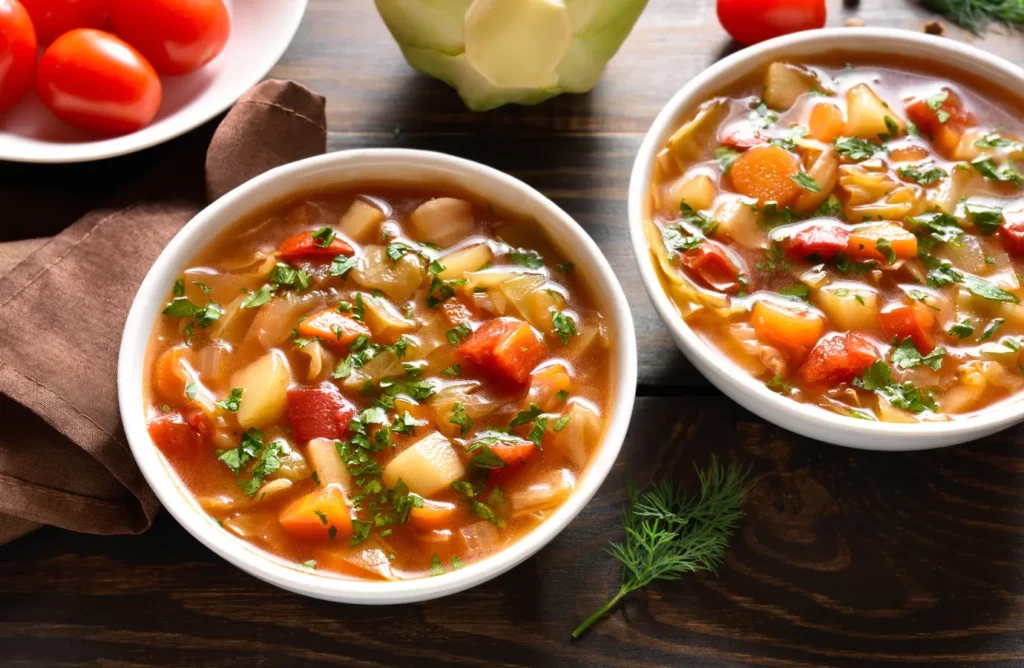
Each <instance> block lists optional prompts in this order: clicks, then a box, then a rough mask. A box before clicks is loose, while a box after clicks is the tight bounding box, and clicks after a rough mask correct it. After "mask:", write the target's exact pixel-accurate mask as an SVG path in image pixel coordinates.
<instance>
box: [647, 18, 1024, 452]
mask: <svg viewBox="0 0 1024 668" xmlns="http://www.w3.org/2000/svg"><path fill="white" fill-rule="evenodd" d="M901 46H909V47H912V50H913V51H914V54H913V55H916V56H918V57H920V56H921V54H922V52H929V53H931V54H932V55H936V56H939V55H941V56H944V58H945V61H947V62H948V61H949V60H950V56H953V60H954V61H955V62H953V63H952V64H953V65H954V66H956V67H957V69H960V70H965V69H967V66H968V64H969V65H971V66H973V67H972V68H971V69H972V70H973V74H974V75H975V76H978V77H980V78H983V79H986V80H990V81H993V83H995V84H997V85H998V87H999V88H1002V89H1009V90H1014V91H1018V92H1020V93H1021V94H1024V70H1022V69H1021V68H1019V67H1017V66H1015V65H1013V64H1011V63H1010V62H1008V61H1006V60H1004V59H1002V58H1000V57H998V56H995V55H993V54H990V53H988V52H985V51H982V50H981V49H978V48H976V47H974V46H970V45H967V44H964V43H961V42H956V41H953V40H951V39H949V38H943V37H935V36H932V35H925V34H922V33H915V32H911V31H908V30H899V29H893V28H861V27H857V28H826V29H821V30H810V31H806V32H800V33H795V34H792V35H786V36H783V37H777V38H775V39H772V40H768V41H766V42H762V43H760V44H757V45H755V46H752V47H748V48H745V49H743V50H741V51H739V52H737V53H734V54H732V55H730V56H728V57H726V58H724V59H722V60H720V61H719V62H717V63H715V64H714V65H712V66H711V67H709V68H707V69H705V70H704V71H702V72H701V73H700V74H698V75H697V76H696V77H694V78H693V79H691V80H690V81H689V82H687V83H686V84H685V85H684V86H683V87H682V88H680V89H679V91H677V92H676V93H675V94H674V95H673V96H672V98H671V99H670V100H669V101H668V102H667V103H666V104H665V106H664V107H663V108H662V110H661V111H660V112H659V113H658V116H657V117H656V118H655V120H654V122H653V123H652V124H651V127H650V129H649V130H648V131H647V134H646V135H645V137H644V140H643V143H642V144H641V147H640V149H639V151H638V153H637V156H636V159H635V161H634V163H633V169H632V171H631V174H630V183H629V195H628V216H629V234H630V241H631V243H632V246H633V253H634V256H635V259H636V262H637V265H638V268H639V270H640V277H641V280H642V281H643V285H644V288H645V289H646V291H647V294H648V296H649V297H650V298H651V301H652V302H653V303H654V307H655V310H656V311H657V312H658V316H659V317H660V318H661V320H662V321H663V322H664V323H665V325H666V326H667V327H668V328H669V330H670V332H671V333H672V336H673V339H674V340H675V342H676V345H677V346H678V347H679V349H680V350H681V351H682V352H683V353H684V355H685V356H686V357H687V358H688V359H689V360H690V362H691V363H693V365H694V366H695V367H697V369H698V370H699V371H701V372H702V373H703V374H704V376H705V377H707V378H708V380H710V381H711V383H712V384H714V385H715V386H716V387H717V388H718V389H719V390H721V391H722V392H723V393H725V394H726V395H728V396H729V397H730V398H732V399H733V400H735V401H736V402H738V403H739V404H741V405H742V406H743V407H744V408H746V409H748V410H750V411H751V412H753V413H755V414H757V415H758V416H760V417H761V418H764V419H765V420H767V421H769V422H772V423H774V424H777V425H779V426H781V427H784V428H787V429H789V430H791V431H794V432H796V433H798V434H801V435H804V436H809V437H811V438H815V439H818V440H821V441H825V442H828V443H834V444H837V445H844V446H848V447H853V448H858V449H868V450H923V449H930V448H937V447H943V446H946V445H953V444H956V443H962V442H964V441H967V440H971V439H974V438H979V437H981V436H985V435H987V434H991V433H994V432H996V431H999V430H1001V429H1004V428H1006V427H1008V426H1010V425H1012V424H1015V423H1017V422H1020V421H1021V420H1024V401H1020V400H1017V401H1010V402H1005V403H1003V404H1000V405H998V406H997V407H995V408H994V409H991V410H989V411H988V412H986V413H984V414H982V415H978V416H972V417H970V418H967V419H963V420H953V421H950V422H926V423H917V424H897V423H887V422H872V421H866V420H856V419H853V418H846V417H843V416H841V415H837V414H833V413H830V412H828V411H825V410H821V409H818V408H814V407H807V406H806V405H804V404H802V403H800V402H797V401H795V400H792V399H788V398H786V397H783V396H781V395H779V394H777V393H775V392H772V391H771V390H769V389H768V388H767V387H765V386H764V384H763V383H760V382H758V381H757V380H756V379H754V377H753V376H750V375H749V374H748V373H746V372H745V371H741V370H739V368H738V367H736V366H735V364H734V363H733V362H732V361H731V360H729V359H728V358H726V357H725V356H724V355H723V354H721V353H719V352H718V351H716V350H714V349H712V348H711V347H710V346H709V345H707V344H706V343H704V342H703V341H702V340H701V339H700V338H699V337H698V336H697V335H696V334H695V333H694V332H693V330H692V329H690V327H689V326H688V325H687V324H686V323H685V322H684V321H683V319H682V318H681V317H680V316H679V314H678V312H677V311H676V309H675V306H674V305H673V304H672V302H671V300H670V299H669V298H668V296H667V295H666V293H665V291H664V290H663V288H662V286H661V282H660V280H659V278H658V275H657V272H656V269H655V267H654V262H653V259H652V257H651V253H650V251H649V249H648V246H647V241H646V238H645V235H644V224H645V220H646V213H645V210H646V200H647V192H648V187H649V185H650V181H651V176H652V169H653V164H654V157H655V155H656V154H657V151H658V150H660V148H661V147H662V146H663V145H664V143H665V141H666V140H667V138H668V136H669V134H670V133H671V132H672V131H674V130H675V129H676V128H677V127H678V123H679V122H681V121H682V120H683V118H684V117H685V116H684V114H689V113H692V111H693V110H694V109H696V107H697V105H699V104H700V103H702V102H704V101H705V99H706V98H707V95H709V94H710V93H711V92H713V91H717V90H721V89H722V88H724V87H727V86H728V85H730V84H731V83H734V82H735V80H736V79H737V78H739V77H740V76H743V75H746V74H748V73H749V72H750V71H751V70H752V69H755V68H757V67H761V66H764V65H765V64H767V62H769V61H770V59H772V57H773V54H777V55H778V57H796V56H797V53H796V52H798V54H799V57H812V56H813V55H814V54H823V53H827V52H828V51H834V50H842V51H847V50H849V51H855V52H856V51H863V52H865V53H868V52H870V51H872V50H873V51H874V52H875V53H878V52H879V50H883V51H884V50H885V49H887V48H888V49H889V51H888V52H889V53H896V54H899V53H900V50H899V49H900V47H901ZM782 54H784V55H782ZM908 55H909V54H908ZM996 74H998V75H1000V76H1001V78H999V79H998V80H996V79H995V75H996ZM809 408H810V409H809Z"/></svg>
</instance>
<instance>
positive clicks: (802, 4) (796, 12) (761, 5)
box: [718, 0, 825, 46]
mask: <svg viewBox="0 0 1024 668" xmlns="http://www.w3.org/2000/svg"><path fill="white" fill-rule="evenodd" d="M718 21H719V22H720V23H721V24H722V27H723V28H725V31H726V32H727V33H729V34H730V35H731V36H732V38H733V39H734V40H736V41H737V42H739V43H741V44H745V45H747V46H750V45H751V44H757V43H758V42H763V41H765V40H766V39H771V38H772V37H778V36H779V35H788V34H789V33H791V32H799V31H801V30H811V29H813V28H823V27H824V26H825V0H718Z"/></svg>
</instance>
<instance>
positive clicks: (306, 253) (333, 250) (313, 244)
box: [277, 232, 354, 260]
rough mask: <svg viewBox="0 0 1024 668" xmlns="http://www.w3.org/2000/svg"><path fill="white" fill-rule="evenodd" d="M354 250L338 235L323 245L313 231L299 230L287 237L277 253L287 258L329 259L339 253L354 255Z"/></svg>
mask: <svg viewBox="0 0 1024 668" xmlns="http://www.w3.org/2000/svg"><path fill="white" fill-rule="evenodd" d="M353 252H354V251H353V250H352V246H350V245H348V244H347V243H345V242H344V241H342V240H341V239H338V238H337V237H335V238H334V239H332V240H331V243H329V244H327V245H326V246H321V245H319V244H318V243H317V240H316V239H314V238H313V233H312V232H299V233H298V234H296V235H294V236H291V237H288V238H287V239H285V240H284V243H283V244H281V250H279V251H278V252H277V254H278V255H279V256H280V257H281V258H282V259H285V260H301V259H303V258H313V259H316V258H319V259H323V260H327V259H333V258H335V257H337V256H338V255H352V253H353Z"/></svg>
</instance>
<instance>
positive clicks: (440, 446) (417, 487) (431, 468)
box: [383, 432, 466, 496]
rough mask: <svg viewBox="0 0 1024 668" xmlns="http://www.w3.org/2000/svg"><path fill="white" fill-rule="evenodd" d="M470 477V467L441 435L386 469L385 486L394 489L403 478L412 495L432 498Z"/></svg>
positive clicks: (421, 443) (420, 443) (410, 450)
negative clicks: (467, 467) (468, 469)
mask: <svg viewBox="0 0 1024 668" xmlns="http://www.w3.org/2000/svg"><path fill="white" fill-rule="evenodd" d="M464 475H466V467H465V466H463V464H462V460H461V459H459V455H458V453H456V452H455V448H454V447H452V444H451V442H450V441H449V440H448V439H447V438H445V437H444V435H442V434H441V433H439V432H434V433H433V434H431V435H430V436H427V437H426V438H423V439H421V440H419V441H418V442H417V443H416V444H414V445H412V446H410V447H408V448H406V449H405V450H403V451H402V452H401V453H400V454H399V455H398V456H397V457H395V458H394V459H392V460H391V461H390V462H388V465H387V466H385V467H384V476H383V479H384V484H385V485H387V486H388V487H394V486H395V483H396V482H398V479H399V478H401V479H402V480H404V481H405V484H406V485H408V486H409V489H410V491H412V492H413V493H414V494H419V495H420V496H430V495H432V494H436V493H437V492H440V491H441V490H442V489H445V488H447V487H448V486H449V485H451V484H452V483H453V482H455V481H456V480H458V479H459V478H461V477H463V476H464Z"/></svg>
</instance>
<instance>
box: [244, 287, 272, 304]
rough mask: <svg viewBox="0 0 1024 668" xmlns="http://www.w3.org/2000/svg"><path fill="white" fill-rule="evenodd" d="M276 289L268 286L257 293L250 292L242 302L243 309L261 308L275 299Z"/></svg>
mask: <svg viewBox="0 0 1024 668" xmlns="http://www.w3.org/2000/svg"><path fill="white" fill-rule="evenodd" d="M275 291H276V288H275V287H273V286H271V285H269V284H267V285H264V286H263V287H261V288H260V289H259V290H256V291H255V292H250V293H249V294H248V295H247V296H246V298H245V299H243V300H242V304H241V308H259V307H260V306H263V305H264V304H266V303H268V302H269V301H270V300H271V299H273V298H274V292H275Z"/></svg>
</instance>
